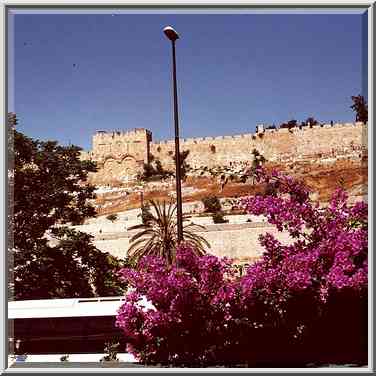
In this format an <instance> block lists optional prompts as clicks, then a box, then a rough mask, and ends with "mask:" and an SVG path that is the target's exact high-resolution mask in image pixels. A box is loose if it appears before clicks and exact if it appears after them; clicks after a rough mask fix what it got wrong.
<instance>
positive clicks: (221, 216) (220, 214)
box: [212, 211, 228, 223]
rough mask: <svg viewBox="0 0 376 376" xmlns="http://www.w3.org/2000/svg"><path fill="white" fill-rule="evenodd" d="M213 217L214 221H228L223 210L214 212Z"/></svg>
mask: <svg viewBox="0 0 376 376" xmlns="http://www.w3.org/2000/svg"><path fill="white" fill-rule="evenodd" d="M212 218H213V222H214V223H228V219H225V217H224V214H223V212H222V211H218V212H216V213H213V215H212Z"/></svg>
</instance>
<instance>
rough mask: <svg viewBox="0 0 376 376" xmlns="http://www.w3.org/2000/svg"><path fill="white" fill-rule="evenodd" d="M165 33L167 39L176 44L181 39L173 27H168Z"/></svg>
mask: <svg viewBox="0 0 376 376" xmlns="http://www.w3.org/2000/svg"><path fill="white" fill-rule="evenodd" d="M163 32H164V33H165V35H166V37H167V38H168V39H170V41H172V42H175V41H176V39H179V34H178V33H177V32H176V31H175V30H174V28H172V27H171V26H166V27H165V28H164V29H163Z"/></svg>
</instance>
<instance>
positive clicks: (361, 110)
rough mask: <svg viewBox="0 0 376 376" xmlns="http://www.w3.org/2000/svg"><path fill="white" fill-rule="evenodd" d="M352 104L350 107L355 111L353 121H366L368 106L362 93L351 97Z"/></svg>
mask: <svg viewBox="0 0 376 376" xmlns="http://www.w3.org/2000/svg"><path fill="white" fill-rule="evenodd" d="M351 99H352V101H353V105H352V106H351V108H352V109H353V111H354V112H355V113H356V117H355V121H361V122H363V123H364V124H365V123H367V122H368V106H367V102H366V100H365V99H364V97H363V96H362V95H357V96H353V97H351Z"/></svg>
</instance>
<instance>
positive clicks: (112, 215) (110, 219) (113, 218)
mask: <svg viewBox="0 0 376 376" xmlns="http://www.w3.org/2000/svg"><path fill="white" fill-rule="evenodd" d="M106 219H108V220H109V221H111V222H115V221H116V220H117V219H118V216H117V214H109V215H108V216H107V217H106Z"/></svg>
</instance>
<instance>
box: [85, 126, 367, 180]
mask: <svg viewBox="0 0 376 376" xmlns="http://www.w3.org/2000/svg"><path fill="white" fill-rule="evenodd" d="M253 149H256V150H257V151H258V152H260V153H261V154H262V155H263V156H264V157H265V158H266V159H267V160H268V161H271V162H273V161H274V162H282V161H293V160H315V159H320V158H330V157H336V156H340V155H352V154H354V155H355V154H356V155H357V156H358V155H359V156H360V154H361V153H362V151H366V150H367V124H366V125H364V124H363V123H360V122H357V123H346V124H333V125H331V124H323V125H315V126H312V127H309V126H306V127H295V128H292V129H290V130H289V129H286V128H279V129H262V130H261V131H260V130H259V131H258V132H256V133H254V134H252V133H249V134H241V135H234V136H220V137H201V138H187V139H181V140H180V150H181V151H183V150H189V151H190V153H189V155H188V158H187V163H188V164H189V165H190V166H191V167H193V168H200V167H204V166H207V167H209V168H210V167H215V166H228V165H230V164H231V163H239V162H246V161H250V160H252V154H251V152H252V150H253ZM174 152H175V142H174V140H168V141H162V142H156V143H153V142H152V134H151V132H150V131H148V130H146V129H135V130H133V131H128V132H101V131H99V132H97V134H95V135H94V136H93V149H92V151H90V152H88V153H82V158H84V159H92V160H95V161H97V162H98V167H99V171H98V172H97V173H96V176H97V178H98V180H106V179H107V180H108V179H110V178H117V179H120V180H127V179H129V178H134V177H135V176H136V175H137V174H138V173H140V172H141V171H142V166H143V164H144V163H148V162H149V161H150V156H151V155H153V156H154V158H156V159H159V160H160V161H161V163H162V166H163V167H164V168H165V169H173V168H174V161H173V155H174Z"/></svg>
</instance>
